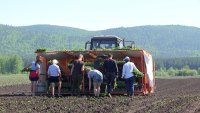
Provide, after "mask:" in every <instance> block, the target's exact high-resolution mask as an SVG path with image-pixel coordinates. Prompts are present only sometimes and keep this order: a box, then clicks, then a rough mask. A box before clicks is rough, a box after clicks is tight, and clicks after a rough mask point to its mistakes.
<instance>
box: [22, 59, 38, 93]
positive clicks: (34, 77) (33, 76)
mask: <svg viewBox="0 0 200 113" xmlns="http://www.w3.org/2000/svg"><path fill="white" fill-rule="evenodd" d="M40 63H41V57H40V56H37V57H36V61H32V62H31V63H30V64H29V65H27V66H25V67H24V69H23V70H26V68H28V67H31V70H30V74H29V80H30V81H31V94H32V96H35V92H36V85H37V81H38V80H39V75H40Z"/></svg>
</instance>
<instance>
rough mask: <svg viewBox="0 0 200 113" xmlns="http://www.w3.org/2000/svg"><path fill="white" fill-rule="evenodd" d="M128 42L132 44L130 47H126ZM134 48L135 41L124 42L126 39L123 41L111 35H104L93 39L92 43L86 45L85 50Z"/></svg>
mask: <svg viewBox="0 0 200 113" xmlns="http://www.w3.org/2000/svg"><path fill="white" fill-rule="evenodd" d="M126 42H131V45H130V46H126V45H125V43H126ZM124 47H129V48H133V47H134V42H133V41H124V39H121V38H119V37H117V36H110V35H103V36H94V37H93V38H91V42H90V41H88V42H86V43H85V49H86V50H97V49H113V48H118V49H121V48H124Z"/></svg>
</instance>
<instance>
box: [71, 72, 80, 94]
mask: <svg viewBox="0 0 200 113" xmlns="http://www.w3.org/2000/svg"><path fill="white" fill-rule="evenodd" d="M82 79H83V75H82V74H78V75H72V88H73V89H72V92H73V93H76V94H79V93H80V92H81V90H80V86H81V82H82Z"/></svg>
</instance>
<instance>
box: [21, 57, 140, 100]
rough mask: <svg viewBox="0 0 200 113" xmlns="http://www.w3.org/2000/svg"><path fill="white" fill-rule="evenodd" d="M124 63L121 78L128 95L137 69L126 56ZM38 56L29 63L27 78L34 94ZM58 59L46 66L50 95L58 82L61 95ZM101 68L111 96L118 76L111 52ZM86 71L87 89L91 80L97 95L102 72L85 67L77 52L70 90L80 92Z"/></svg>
mask: <svg viewBox="0 0 200 113" xmlns="http://www.w3.org/2000/svg"><path fill="white" fill-rule="evenodd" d="M124 61H125V64H124V65H123V69H122V76H121V78H122V79H125V84H126V90H127V94H128V96H133V94H134V74H133V73H132V72H133V70H134V69H136V70H138V69H137V68H136V66H135V64H134V63H133V62H131V61H130V58H129V57H128V56H127V57H125V58H124ZM40 63H41V60H40V57H37V58H36V61H33V62H32V63H31V64H30V65H28V66H26V67H25V68H27V67H29V66H31V71H30V75H29V79H30V81H31V92H32V95H33V96H34V95H35V92H36V84H37V81H40V80H39V76H38V75H39V73H40V72H39V70H40ZM57 64H58V61H57V60H56V59H54V60H52V64H51V65H50V66H49V68H48V82H49V83H50V89H51V95H52V96H53V97H54V96H55V84H56V83H58V96H61V95H60V93H61V84H62V82H61V70H60V67H59V66H58V65H57ZM103 70H104V74H105V76H104V77H105V78H106V83H107V95H108V96H109V97H112V95H111V94H112V91H113V88H114V83H115V80H116V78H117V77H118V66H117V62H116V61H115V60H114V59H113V55H112V54H108V58H107V59H106V60H105V61H104V63H103ZM84 72H87V75H88V79H89V91H90V90H91V81H93V89H94V95H95V96H96V97H99V95H100V87H101V83H102V82H103V74H102V72H100V71H99V70H98V69H91V67H85V65H84V61H83V55H82V54H79V56H78V58H77V59H76V60H75V61H74V62H73V63H72V67H71V76H72V86H73V87H72V92H73V93H75V94H80V86H81V83H82V79H83V73H84Z"/></svg>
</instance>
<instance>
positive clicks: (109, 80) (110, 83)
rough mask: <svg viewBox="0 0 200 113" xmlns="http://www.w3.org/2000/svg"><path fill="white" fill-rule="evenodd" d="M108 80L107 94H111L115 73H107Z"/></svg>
mask: <svg viewBox="0 0 200 113" xmlns="http://www.w3.org/2000/svg"><path fill="white" fill-rule="evenodd" d="M106 78H107V93H111V92H112V91H113V88H114V84H115V78H116V75H115V73H110V72H107V73H106Z"/></svg>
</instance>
